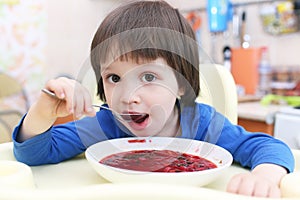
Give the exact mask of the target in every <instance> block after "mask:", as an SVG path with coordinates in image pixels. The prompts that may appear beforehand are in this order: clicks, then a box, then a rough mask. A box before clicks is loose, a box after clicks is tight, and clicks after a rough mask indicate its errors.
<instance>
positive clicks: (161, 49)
mask: <svg viewBox="0 0 300 200" xmlns="http://www.w3.org/2000/svg"><path fill="white" fill-rule="evenodd" d="M128 58H131V59H133V60H135V61H136V62H137V63H139V62H140V61H141V59H142V61H145V60H146V61H151V60H155V59H157V58H163V59H164V60H165V61H166V62H167V64H168V65H169V66H170V67H171V68H173V70H174V72H175V76H176V79H177V82H178V85H179V88H183V89H184V95H183V96H182V97H181V100H182V101H184V102H185V104H193V103H194V101H195V99H196V97H197V96H198V94H199V90H200V86H199V51H198V45H197V42H196V39H195V33H194V31H193V29H192V27H191V26H190V24H189V22H188V21H187V20H186V19H185V18H184V17H183V16H182V15H181V14H180V13H179V11H178V9H175V8H173V7H172V6H170V5H169V4H168V3H166V2H164V1H135V2H131V3H127V4H125V5H121V6H120V7H118V8H116V9H115V10H113V11H112V12H111V13H110V14H109V15H108V16H107V17H106V18H105V19H104V20H103V22H102V23H101V24H100V26H99V28H98V30H97V31H96V33H95V36H94V38H93V41H92V45H91V64H92V66H93V70H94V72H95V74H96V78H97V82H98V89H97V94H98V95H99V97H100V99H101V100H103V101H106V99H105V94H104V88H103V82H102V77H101V65H103V64H104V63H106V64H107V63H108V64H110V63H112V62H113V61H114V60H116V59H121V60H124V59H128Z"/></svg>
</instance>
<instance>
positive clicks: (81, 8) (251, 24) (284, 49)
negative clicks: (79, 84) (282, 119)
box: [46, 0, 300, 78]
mask: <svg viewBox="0 0 300 200" xmlns="http://www.w3.org/2000/svg"><path fill="white" fill-rule="evenodd" d="M243 1H246V0H240V1H237V0H235V1H233V2H234V3H236V2H243ZM47 2H48V21H49V23H48V45H47V49H46V55H47V61H48V63H47V69H46V73H47V77H48V78H52V77H55V76H57V75H59V74H69V75H71V76H74V77H76V76H77V74H78V73H79V71H80V68H81V66H82V65H83V63H84V62H85V61H86V60H87V59H88V53H89V48H90V43H91V39H92V37H93V34H94V33H95V31H96V29H97V26H98V25H99V24H100V22H101V21H102V19H103V18H104V17H105V16H106V14H107V13H108V12H109V11H111V10H112V9H113V8H114V7H116V6H117V5H118V4H120V3H121V2H124V1H121V0H76V1H74V0H48V1H47ZM75 2H76V3H75ZM168 2H169V3H171V4H172V5H174V6H175V7H178V8H179V9H180V10H189V9H192V8H200V7H205V5H206V1H205V0H198V1H195V0H184V1H183V0H168ZM245 10H246V11H247V31H248V33H249V34H250V36H251V38H252V39H251V46H253V47H257V46H263V45H267V46H269V48H270V54H271V63H272V64H273V65H276V66H291V65H293V66H294V65H297V66H300V56H298V54H297V52H299V50H300V46H299V44H300V33H294V34H290V35H285V36H271V35H268V34H266V33H264V32H263V30H262V26H261V24H260V18H259V15H258V14H259V12H258V6H249V7H247V8H245ZM200 15H201V17H202V20H203V24H202V29H201V41H202V44H203V47H204V48H205V49H206V51H207V53H209V54H210V53H211V52H212V49H211V46H212V45H211V44H212V37H211V35H210V33H209V31H208V26H207V22H206V21H207V19H206V14H205V12H201V13H200ZM228 33H229V36H228V37H224V35H223V34H221V35H218V36H217V37H216V39H215V41H216V48H214V50H215V51H214V52H215V54H216V56H214V57H216V62H218V63H219V62H222V53H221V52H222V48H223V46H224V45H226V44H229V45H233V39H232V37H231V36H230V34H231V33H230V31H229V32H228Z"/></svg>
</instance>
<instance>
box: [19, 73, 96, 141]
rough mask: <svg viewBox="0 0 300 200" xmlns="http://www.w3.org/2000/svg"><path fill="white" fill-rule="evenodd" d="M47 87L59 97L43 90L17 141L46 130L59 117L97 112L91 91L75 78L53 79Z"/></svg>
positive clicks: (28, 114) (90, 114)
mask: <svg viewBox="0 0 300 200" xmlns="http://www.w3.org/2000/svg"><path fill="white" fill-rule="evenodd" d="M45 88H46V89H48V90H50V91H51V92H54V93H55V95H56V96H57V98H56V97H51V96H49V95H47V94H45V93H43V92H41V94H40V96H39V97H38V100H37V101H36V102H35V103H34V104H33V105H32V106H31V107H30V109H29V111H28V113H27V115H26V117H25V119H24V121H23V124H22V126H21V131H20V133H19V134H18V136H17V141H19V142H23V141H25V140H27V139H28V138H31V137H33V136H35V135H38V134H40V133H43V132H45V131H46V130H48V129H49V128H50V127H51V126H52V125H53V123H54V122H55V121H56V119H57V117H64V116H67V115H70V114H74V115H75V117H76V118H79V117H81V116H82V115H88V116H94V115H95V114H96V112H95V110H94V109H93V107H92V99H91V96H90V94H89V92H88V91H87V89H85V88H84V87H83V86H82V85H81V84H80V83H78V82H76V81H75V80H71V79H68V78H57V79H53V80H50V81H48V82H47V84H46V85H45Z"/></svg>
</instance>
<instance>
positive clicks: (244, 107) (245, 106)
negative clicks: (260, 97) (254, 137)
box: [238, 101, 283, 136]
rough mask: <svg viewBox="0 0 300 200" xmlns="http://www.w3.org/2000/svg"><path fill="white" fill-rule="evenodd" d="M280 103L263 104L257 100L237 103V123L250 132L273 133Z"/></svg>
mask: <svg viewBox="0 0 300 200" xmlns="http://www.w3.org/2000/svg"><path fill="white" fill-rule="evenodd" d="M282 107H283V106H280V105H268V106H264V105H262V104H261V103H260V102H259V101H255V102H245V103H239V104H238V124H239V125H241V126H243V127H244V128H245V129H246V130H247V131H250V132H263V133H266V134H269V135H272V136H273V135H274V120H275V115H276V113H277V112H278V111H279V110H280V109H281V108H282Z"/></svg>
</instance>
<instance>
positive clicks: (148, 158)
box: [99, 150, 217, 172]
mask: <svg viewBox="0 0 300 200" xmlns="http://www.w3.org/2000/svg"><path fill="white" fill-rule="evenodd" d="M99 162H100V163H102V164H105V165H109V166H112V167H117V168H122V169H128V170H136V171H147V172H194V171H202V170H206V169H213V168H216V167H217V166H216V165H215V164H214V163H213V162H211V161H209V160H207V159H205V158H202V157H199V156H195V155H191V154H187V153H180V152H176V151H171V150H134V151H127V152H121V153H116V154H112V155H110V156H107V157H105V158H104V159H102V160H100V161H99Z"/></svg>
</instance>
